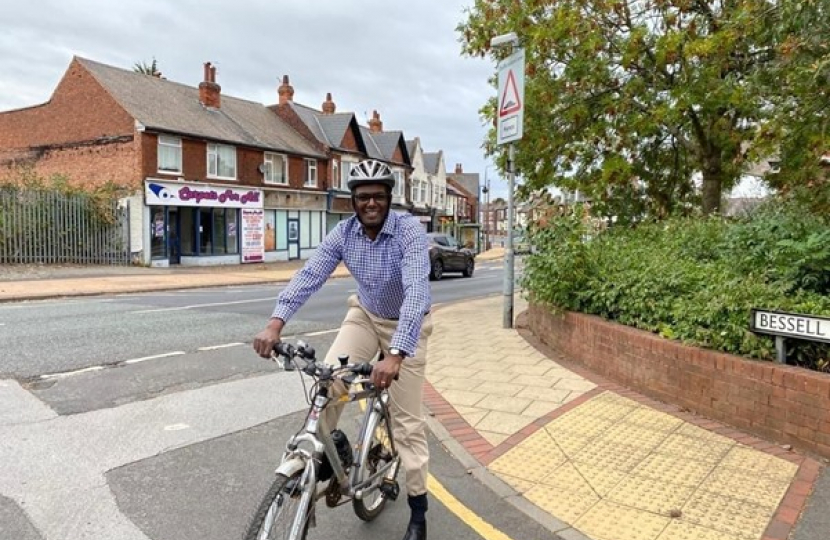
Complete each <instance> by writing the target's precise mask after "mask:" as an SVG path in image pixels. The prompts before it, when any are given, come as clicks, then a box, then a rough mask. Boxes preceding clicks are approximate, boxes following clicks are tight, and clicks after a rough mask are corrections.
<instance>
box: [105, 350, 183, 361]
mask: <svg viewBox="0 0 830 540" xmlns="http://www.w3.org/2000/svg"><path fill="white" fill-rule="evenodd" d="M183 354H187V353H186V352H184V351H173V352H169V353H164V354H155V355H153V356H143V357H141V358H133V359H132V360H124V361H123V362H119V363H120V364H137V363H139V362H146V361H147V360H155V359H157V358H167V357H169V356H181V355H183Z"/></svg>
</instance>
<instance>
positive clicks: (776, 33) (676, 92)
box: [458, 0, 830, 217]
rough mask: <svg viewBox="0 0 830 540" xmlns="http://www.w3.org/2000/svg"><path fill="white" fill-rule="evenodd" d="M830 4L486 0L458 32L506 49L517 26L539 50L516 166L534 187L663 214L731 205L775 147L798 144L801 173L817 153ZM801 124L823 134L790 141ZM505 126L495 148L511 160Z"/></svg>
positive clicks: (792, 160)
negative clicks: (502, 38) (498, 39)
mask: <svg viewBox="0 0 830 540" xmlns="http://www.w3.org/2000/svg"><path fill="white" fill-rule="evenodd" d="M827 1H830V0H815V1H809V0H807V1H805V2H794V1H792V2H777V1H763V0H719V1H714V2H711V1H703V0H640V1H627V2H619V1H611V0H557V1H555V2H554V1H552V0H526V1H521V2H520V1H514V0H476V2H475V4H474V6H473V7H472V8H471V9H470V10H468V12H467V15H466V20H465V21H464V22H462V24H460V25H459V27H458V31H459V32H460V35H461V42H462V47H463V51H464V53H465V54H468V55H473V56H481V57H486V56H488V55H489V56H491V57H492V58H493V59H494V60H500V59H502V58H504V57H505V56H507V54H509V51H507V50H501V49H491V48H490V45H489V42H490V39H491V38H492V37H493V36H496V35H499V34H503V33H507V32H511V31H513V32H516V33H517V34H518V36H519V39H520V41H521V44H522V46H523V47H524V49H525V55H526V68H525V69H526V73H525V124H524V136H523V138H522V140H521V141H520V143H519V144H518V145H517V156H516V172H517V173H519V174H521V175H522V176H523V178H524V181H525V186H524V188H525V189H526V190H527V191H533V190H537V189H540V188H544V187H547V186H549V185H556V186H559V187H562V188H565V189H568V190H571V191H575V190H580V191H581V192H583V193H585V194H586V195H588V196H589V197H591V198H592V199H593V201H594V203H595V208H596V209H597V211H599V212H602V213H604V214H606V215H617V216H621V217H625V216H627V215H628V216H634V215H642V214H644V213H645V214H649V215H652V216H656V217H663V216H666V215H669V214H671V213H674V212H675V211H677V210H678V209H687V208H691V207H693V206H694V205H697V204H700V205H702V208H703V211H704V212H705V213H711V212H716V211H718V210H719V206H720V200H721V195H722V193H724V192H725V191H726V190H728V189H730V188H732V187H733V186H734V185H735V184H736V183H737V182H738V180H739V179H740V176H741V174H742V173H743V172H744V171H745V169H746V168H747V167H748V165H749V164H751V163H752V162H753V161H754V160H758V159H761V158H766V157H769V155H770V152H778V151H781V152H782V153H784V154H786V156H787V160H786V162H784V161H783V160H782V174H783V176H784V177H786V178H788V179H789V181H793V179H794V178H795V177H794V176H793V175H790V174H789V172H790V171H791V170H792V168H793V167H794V166H795V165H796V164H801V163H804V162H807V161H809V160H810V159H813V161H815V152H816V151H817V148H818V145H819V144H820V143H821V142H824V138H823V133H822V134H821V136H816V129H819V128H818V126H812V125H811V126H810V127H808V128H805V124H808V123H809V122H810V120H809V119H808V118H805V117H804V116H803V111H804V110H805V108H804V107H807V106H808V105H807V104H805V102H804V100H803V99H802V98H805V97H808V96H813V97H811V98H810V100H811V101H813V102H815V103H814V104H813V107H814V108H821V107H824V106H825V105H826V102H827V95H828V94H827V91H826V89H824V88H822V90H821V94H820V97H821V99H819V97H815V92H816V89H817V88H819V86H820V84H819V82H823V84H824V86H825V87H826V84H827V81H826V77H825V78H823V79H822V78H821V77H818V78H817V76H816V75H817V73H819V72H822V71H826V70H827V58H828V56H827V54H826V42H825V41H823V37H822V34H821V33H820V32H819V31H817V30H816V29H815V28H813V27H811V26H810V25H811V24H812V22H811V21H810V14H813V15H815V14H820V15H823V14H824V13H826V9H825V8H824V3H825V2H827ZM805 4H809V5H810V6H808V7H804V5H805ZM797 6H801V8H798V7H797ZM826 21H827V17H826V16H823V21H822V22H821V25H822V26H827V24H828V23H827V22H826ZM824 35H827V34H826V33H825V34H824ZM785 60H788V61H785ZM817 61H823V62H824V63H823V64H821V66H820V68H818V67H817V64H816V62H817ZM811 77H812V78H811ZM791 88H797V89H798V91H797V92H794V93H793V92H792V91H791V90H790V89H791ZM785 105H786V108H784V106H785ZM495 108H496V100H495V99H491V101H490V102H489V103H488V104H486V105H485V106H484V107H483V109H482V113H483V115H484V116H486V117H487V118H490V119H492V118H494V112H495ZM762 128H763V129H762ZM797 129H801V130H802V131H800V132H799V133H800V134H801V135H799V136H800V137H803V138H806V139H809V140H810V141H811V143H812V144H811V145H803V144H801V143H799V142H795V141H792V140H788V139H787V137H792V134H793V133H794V132H795V130H797ZM494 137H495V132H494V130H492V131H491V133H490V141H489V143H488V145H487V147H488V148H489V149H491V151H492V152H494V153H497V154H498V160H499V162H500V163H501V164H502V166H503V165H504V163H505V155H504V154H506V152H502V151H501V150H500V149H498V150H497V149H494V148H493V146H492V141H493V140H494ZM779 147H781V150H779ZM810 152H812V154H810ZM696 179H699V182H700V188H701V189H700V190H697V189H696V186H695V182H696Z"/></svg>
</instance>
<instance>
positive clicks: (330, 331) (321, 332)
mask: <svg viewBox="0 0 830 540" xmlns="http://www.w3.org/2000/svg"><path fill="white" fill-rule="evenodd" d="M339 331H340V328H332V329H331V330H320V331H319V332H308V333H306V334H300V336H303V337H305V336H308V337H314V336H323V335H325V334H334V333H335V332H339Z"/></svg>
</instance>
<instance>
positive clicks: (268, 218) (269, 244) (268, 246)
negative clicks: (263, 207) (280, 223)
mask: <svg viewBox="0 0 830 540" xmlns="http://www.w3.org/2000/svg"><path fill="white" fill-rule="evenodd" d="M275 216H276V214H274V211H273V210H270V211H269V212H268V213H267V214H266V215H265V251H276V250H277V226H276V223H275V221H276V220H275V219H274V218H275Z"/></svg>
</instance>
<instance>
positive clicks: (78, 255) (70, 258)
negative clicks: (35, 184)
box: [0, 187, 130, 265]
mask: <svg viewBox="0 0 830 540" xmlns="http://www.w3.org/2000/svg"><path fill="white" fill-rule="evenodd" d="M129 217H130V208H129V204H119V203H118V202H117V201H115V200H112V201H102V200H100V199H97V198H95V197H92V196H89V195H84V194H71V195H70V194H64V193H59V192H52V191H42V190H27V189H24V188H17V187H0V264H33V263H35V264H107V265H128V264H130V248H129V239H130V230H129V227H130V219H129Z"/></svg>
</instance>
